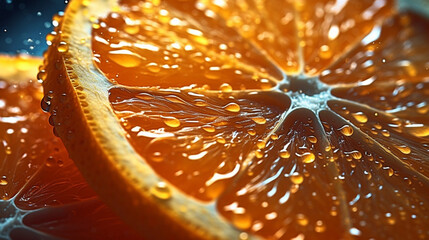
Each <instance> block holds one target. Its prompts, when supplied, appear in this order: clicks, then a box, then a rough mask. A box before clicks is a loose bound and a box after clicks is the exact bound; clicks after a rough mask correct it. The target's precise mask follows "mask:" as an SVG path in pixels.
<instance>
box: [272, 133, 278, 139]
mask: <svg viewBox="0 0 429 240" xmlns="http://www.w3.org/2000/svg"><path fill="white" fill-rule="evenodd" d="M270 138H271V140H277V139H279V135H277V134H275V133H273V134H272V135H271V136H270Z"/></svg>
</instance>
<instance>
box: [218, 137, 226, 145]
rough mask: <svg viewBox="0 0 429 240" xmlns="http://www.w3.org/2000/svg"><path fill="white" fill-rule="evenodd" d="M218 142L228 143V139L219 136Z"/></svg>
mask: <svg viewBox="0 0 429 240" xmlns="http://www.w3.org/2000/svg"><path fill="white" fill-rule="evenodd" d="M216 142H218V143H220V144H225V143H226V140H225V138H223V137H218V138H217V139H216Z"/></svg>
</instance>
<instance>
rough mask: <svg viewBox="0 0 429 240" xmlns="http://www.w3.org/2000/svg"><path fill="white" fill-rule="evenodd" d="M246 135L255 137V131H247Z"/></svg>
mask: <svg viewBox="0 0 429 240" xmlns="http://www.w3.org/2000/svg"><path fill="white" fill-rule="evenodd" d="M247 133H248V134H249V135H250V136H255V135H256V131H255V130H253V129H249V130H247Z"/></svg>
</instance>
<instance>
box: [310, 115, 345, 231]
mask: <svg viewBox="0 0 429 240" xmlns="http://www.w3.org/2000/svg"><path fill="white" fill-rule="evenodd" d="M315 124H317V127H318V128H319V130H320V132H321V134H322V139H321V144H322V146H323V145H324V146H329V145H330V142H329V140H328V136H327V135H326V132H325V130H324V128H323V125H322V123H321V121H320V118H319V116H317V115H316V123H315ZM329 155H331V157H332V150H330V151H329ZM327 169H328V175H329V176H330V177H331V178H332V179H334V182H333V184H334V188H335V190H336V191H337V193H338V195H339V200H340V209H341V210H342V211H341V213H340V214H341V220H342V221H341V223H343V224H344V225H345V228H346V229H351V228H352V227H353V225H352V221H351V217H350V211H349V208H348V202H347V199H346V196H345V194H344V192H345V191H344V188H343V186H342V184H341V182H340V181H338V180H335V179H337V177H338V176H339V175H340V172H339V170H338V167H337V166H336V164H335V162H330V161H328V163H327Z"/></svg>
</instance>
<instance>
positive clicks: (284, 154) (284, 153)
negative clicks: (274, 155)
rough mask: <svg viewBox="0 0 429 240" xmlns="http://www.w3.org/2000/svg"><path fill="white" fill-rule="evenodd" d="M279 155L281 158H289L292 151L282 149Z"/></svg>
mask: <svg viewBox="0 0 429 240" xmlns="http://www.w3.org/2000/svg"><path fill="white" fill-rule="evenodd" d="M279 155H280V157H281V158H289V157H290V153H289V151H288V150H281V151H280V152H279Z"/></svg>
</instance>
